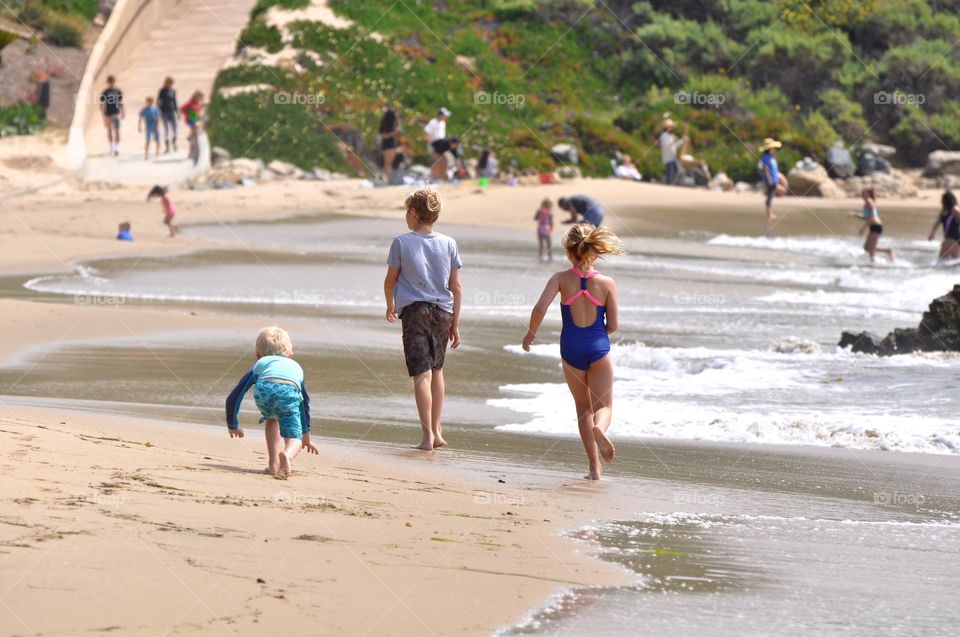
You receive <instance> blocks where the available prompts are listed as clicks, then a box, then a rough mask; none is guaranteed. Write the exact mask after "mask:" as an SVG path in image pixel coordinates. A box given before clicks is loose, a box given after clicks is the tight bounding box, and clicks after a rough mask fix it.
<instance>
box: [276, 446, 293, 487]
mask: <svg viewBox="0 0 960 637" xmlns="http://www.w3.org/2000/svg"><path fill="white" fill-rule="evenodd" d="M274 477H276V478H277V480H286V479H287V478H289V477H290V458H288V457H287V454H285V453H284V452H282V451H281V452H280V468H279V469H277V472H276V473H275V474H274Z"/></svg>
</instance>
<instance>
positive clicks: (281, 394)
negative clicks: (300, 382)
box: [253, 379, 303, 440]
mask: <svg viewBox="0 0 960 637" xmlns="http://www.w3.org/2000/svg"><path fill="white" fill-rule="evenodd" d="M253 399H254V401H255V402H256V403H257V409H259V410H260V415H261V416H262V418H260V423H261V424H263V422H264V421H265V420H272V419H276V420H277V421H279V423H280V435H281V436H282V437H284V438H296V439H298V440H301V439H303V425H302V423H301V422H300V406H301V404H302V403H303V396H302V395H301V394H300V388H299V387H297V386H296V385H290V384H289V383H278V382H276V381H272V380H265V379H263V380H258V381H257V384H256V385H255V386H254V388H253Z"/></svg>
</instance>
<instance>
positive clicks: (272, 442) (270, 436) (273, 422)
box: [263, 418, 283, 476]
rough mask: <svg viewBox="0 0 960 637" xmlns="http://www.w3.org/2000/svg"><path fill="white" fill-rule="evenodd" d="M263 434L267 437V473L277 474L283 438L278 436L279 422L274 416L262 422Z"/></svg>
mask: <svg viewBox="0 0 960 637" xmlns="http://www.w3.org/2000/svg"><path fill="white" fill-rule="evenodd" d="M263 435H264V437H266V439H267V471H266V472H267V473H269V474H270V475H272V476H275V475H277V471H279V470H280V449H281V448H282V447H283V439H282V438H280V423H279V422H278V421H277V419H276V418H271V419H270V420H268V421H267V422H265V423H264V424H263Z"/></svg>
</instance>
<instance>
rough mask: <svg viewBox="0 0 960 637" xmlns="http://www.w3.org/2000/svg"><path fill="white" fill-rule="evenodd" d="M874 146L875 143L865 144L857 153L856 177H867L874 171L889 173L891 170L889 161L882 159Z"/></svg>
mask: <svg viewBox="0 0 960 637" xmlns="http://www.w3.org/2000/svg"><path fill="white" fill-rule="evenodd" d="M874 148H878V147H877V146H876V145H875V144H871V145H865V146H863V147H862V148H860V151H859V152H858V153H857V177H868V176H870V175H873V174H875V173H885V174H887V175H889V174H890V173H891V172H892V170H893V169H892V167H891V166H890V162H888V161H887V160H886V159H884V158H883V157H882V156H881V155H880V153H879V152H876V151H875V150H874Z"/></svg>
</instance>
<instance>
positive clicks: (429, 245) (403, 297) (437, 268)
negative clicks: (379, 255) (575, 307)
mask: <svg viewBox="0 0 960 637" xmlns="http://www.w3.org/2000/svg"><path fill="white" fill-rule="evenodd" d="M387 265H388V266H390V267H391V268H400V277H399V278H398V279H397V287H396V289H395V290H394V293H393V298H394V302H395V303H396V306H397V313H398V314H399V313H400V312H403V308H405V307H407V306H408V305H410V304H412V303H416V302H418V301H426V302H427V303H433V304H435V305H437V306H439V307H441V308H442V309H444V310H446V311H447V312H453V292H451V291H450V288H449V287H448V284H449V283H450V273H451V272H452V271H453V269H454V268H462V267H463V263H461V262H460V250H459V249H458V248H457V242H456V241H454V240H453V239H452V238H451V237H448V236H447V235H445V234H440V233H439V232H431V233H430V234H425V233H423V232H408V233H406V234H401V235H398V236H397V237H395V238H394V240H393V243H392V244H391V245H390V254H389V255H387Z"/></svg>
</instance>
